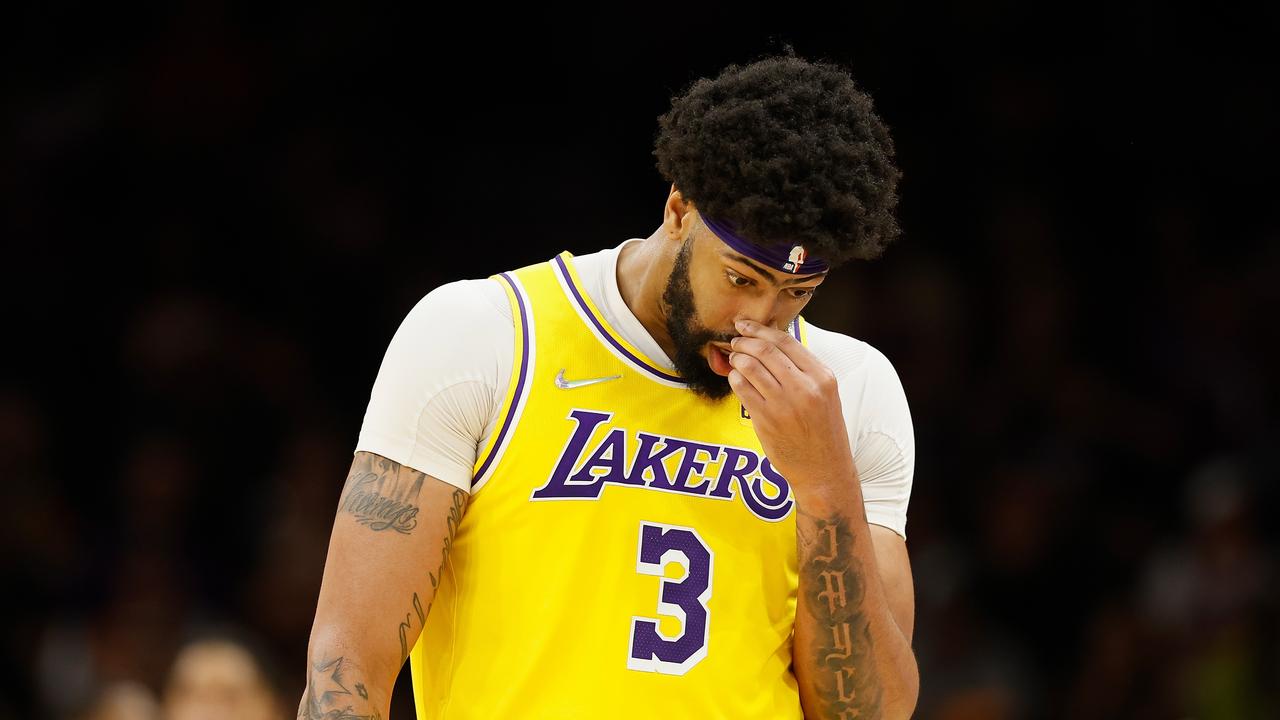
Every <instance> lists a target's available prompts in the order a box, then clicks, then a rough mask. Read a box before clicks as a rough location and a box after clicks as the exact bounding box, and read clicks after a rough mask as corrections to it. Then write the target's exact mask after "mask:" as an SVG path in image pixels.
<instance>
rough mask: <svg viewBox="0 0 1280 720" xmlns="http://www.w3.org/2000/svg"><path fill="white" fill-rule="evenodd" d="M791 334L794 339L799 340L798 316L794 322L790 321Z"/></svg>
mask: <svg viewBox="0 0 1280 720" xmlns="http://www.w3.org/2000/svg"><path fill="white" fill-rule="evenodd" d="M791 334H792V335H793V336H795V339H797V340H800V318H799V316H797V317H796V319H795V320H792V321H791ZM801 343H802V344H803V341H801Z"/></svg>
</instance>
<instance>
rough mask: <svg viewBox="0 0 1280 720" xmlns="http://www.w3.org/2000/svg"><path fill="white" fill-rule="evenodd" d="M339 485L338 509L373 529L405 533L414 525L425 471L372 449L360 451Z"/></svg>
mask: <svg viewBox="0 0 1280 720" xmlns="http://www.w3.org/2000/svg"><path fill="white" fill-rule="evenodd" d="M357 458H358V460H357V462H356V464H355V466H353V467H352V468H351V474H350V475H348V476H347V484H346V486H345V487H343V489H342V502H341V504H340V505H339V511H340V512H345V513H347V514H348V515H351V516H352V517H354V518H355V519H356V522H358V523H360V524H361V525H364V526H365V527H367V528H369V529H370V530H373V531H374V532H381V531H383V530H394V531H395V532H398V533H402V534H404V535H408V534H409V533H411V532H413V529H414V528H415V527H417V526H418V495H419V494H420V493H421V492H422V483H423V481H424V480H425V479H426V477H427V476H426V475H425V474H423V473H420V472H418V471H417V470H414V469H413V468H408V467H404V466H403V465H401V464H400V463H397V462H393V461H391V460H388V459H386V458H384V457H382V456H380V455H374V454H372V453H360V454H359V455H358V456H357Z"/></svg>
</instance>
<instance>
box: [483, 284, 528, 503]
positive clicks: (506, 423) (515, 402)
mask: <svg viewBox="0 0 1280 720" xmlns="http://www.w3.org/2000/svg"><path fill="white" fill-rule="evenodd" d="M498 277H500V278H502V279H503V280H506V281H507V284H508V285H510V286H511V292H512V293H514V294H515V296H516V305H517V306H518V307H519V308H520V333H521V337H523V338H524V342H523V343H521V347H520V374H519V376H518V377H517V379H516V392H515V394H514V395H512V396H511V407H508V408H507V415H506V417H504V418H502V427H500V428H499V429H498V437H497V439H496V440H494V441H493V450H492V451H491V452H490V453H489V457H487V458H485V459H484V464H482V465H481V466H480V471H479V472H477V473H476V474H475V477H474V478H472V479H473V480H476V479H479V478H482V477H484V474H485V473H486V472H488V471H489V466H490V465H492V464H493V460H494V458H496V457H498V451H499V450H500V449H501V448H502V441H503V439H504V438H505V437H506V435H507V431H508V430H510V429H511V419H512V418H514V417H515V415H516V408H517V407H519V406H520V396H521V395H522V394H523V393H524V382H525V380H526V379H527V377H528V374H529V311H528V310H527V309H526V308H525V306H524V298H522V297H520V290H519V288H517V287H516V281H515V280H514V279H513V278H512V277H511V276H510V275H509V274H507V273H501V274H500V275H499V276H498Z"/></svg>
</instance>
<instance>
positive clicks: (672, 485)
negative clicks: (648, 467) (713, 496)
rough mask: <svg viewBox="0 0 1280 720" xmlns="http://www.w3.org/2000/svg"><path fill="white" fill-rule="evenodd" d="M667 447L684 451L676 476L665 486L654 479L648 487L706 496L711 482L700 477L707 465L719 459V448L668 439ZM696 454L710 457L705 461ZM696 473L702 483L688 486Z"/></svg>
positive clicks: (690, 441) (689, 441)
mask: <svg viewBox="0 0 1280 720" xmlns="http://www.w3.org/2000/svg"><path fill="white" fill-rule="evenodd" d="M667 444H668V445H674V446H677V447H680V448H681V449H683V450H684V455H683V456H682V457H681V458H680V467H678V468H677V469H676V476H675V477H674V478H672V479H671V480H670V481H669V482H667V483H665V484H659V483H658V480H657V479H656V478H655V479H654V481H653V482H652V483H650V484H649V487H651V488H654V489H655V490H674V491H676V492H682V493H689V494H690V495H706V494H707V489H708V488H710V486H711V481H710V480H707V479H705V478H703V477H702V474H703V473H704V472H706V467H707V463H709V462H714V461H715V459H716V458H718V457H720V446H718V445H707V444H706V443H700V442H693V441H692V440H677V439H675V438H669V439H668V440H667ZM698 453H705V454H706V455H708V456H710V457H708V458H706V459H705V460H699V459H698ZM694 473H697V475H698V477H699V478H701V479H702V482H700V483H698V484H697V485H694V486H692V487H690V486H689V480H690V479H691V478H692V476H693V474H694ZM664 479H665V478H664Z"/></svg>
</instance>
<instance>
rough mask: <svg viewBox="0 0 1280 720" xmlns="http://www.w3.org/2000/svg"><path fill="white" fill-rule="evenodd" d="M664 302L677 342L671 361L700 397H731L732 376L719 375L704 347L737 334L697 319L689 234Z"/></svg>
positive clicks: (674, 342) (711, 398)
mask: <svg viewBox="0 0 1280 720" xmlns="http://www.w3.org/2000/svg"><path fill="white" fill-rule="evenodd" d="M662 302H663V303H664V304H665V305H666V306H667V318H666V319H667V333H668V334H669V335H670V336H671V342H672V343H673V344H674V345H675V356H674V357H672V358H671V362H672V364H674V365H675V366H676V373H677V374H679V375H680V377H681V378H683V379H684V381H685V382H686V383H688V384H689V389H690V390H693V392H694V393H695V394H697V395H698V396H699V397H702V398H705V399H707V400H722V399H724V398H725V397H728V396H729V394H730V393H732V392H733V388H732V387H731V386H730V385H729V378H727V377H724V376H723V375H717V374H716V373H715V371H714V370H712V369H711V366H710V365H708V364H707V359H706V357H705V356H704V355H703V354H702V349H703V348H704V347H706V345H707V343H709V342H711V341H713V340H718V341H720V342H729V341H730V340H732V339H733V338H734V337H736V335H735V334H733V333H717V332H713V331H711V330H709V329H707V328H706V327H703V326H702V325H701V324H700V323H699V322H698V320H697V312H696V310H695V309H694V305H693V286H692V284H691V283H690V281H689V239H688V238H685V241H684V244H683V245H681V246H680V252H679V253H677V254H676V262H675V265H673V266H672V268H671V274H670V275H669V276H668V277H667V286H666V288H665V289H663V291H662Z"/></svg>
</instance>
